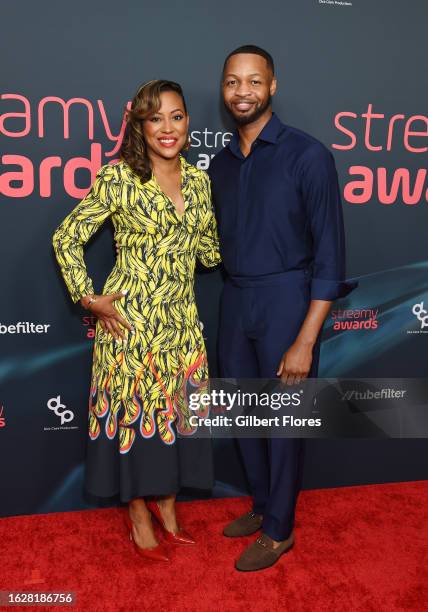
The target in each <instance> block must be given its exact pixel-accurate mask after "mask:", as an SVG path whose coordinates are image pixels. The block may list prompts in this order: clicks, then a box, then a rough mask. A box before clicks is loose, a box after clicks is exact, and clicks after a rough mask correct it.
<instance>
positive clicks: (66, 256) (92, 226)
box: [52, 164, 118, 303]
mask: <svg viewBox="0 0 428 612" xmlns="http://www.w3.org/2000/svg"><path fill="white" fill-rule="evenodd" d="M115 175H116V170H115V169H114V168H113V166H111V165H109V164H105V165H104V166H101V168H100V169H99V170H98V172H97V174H96V177H95V180H94V182H93V183H92V186H91V188H90V190H89V191H88V193H87V195H86V196H85V197H84V198H83V200H81V201H80V202H79V203H78V204H77V206H76V207H75V208H74V209H73V210H72V211H71V212H70V214H69V215H68V216H67V217H66V218H65V219H64V220H63V221H62V223H61V224H60V225H59V226H58V227H57V229H56V230H55V232H54V234H53V237H52V244H53V248H54V252H55V256H56V259H57V261H58V264H59V266H60V269H61V273H62V276H63V278H64V281H65V284H66V285H67V289H68V291H69V293H70V295H71V299H72V300H73V302H74V303H76V302H77V301H78V300H79V299H80V298H81V297H82V296H84V295H88V294H90V293H94V288H93V284H92V280H91V279H90V278H89V277H88V273H87V270H86V265H85V261H84V257H83V245H84V244H86V242H88V240H89V238H90V237H91V236H92V235H93V234H95V232H96V231H97V230H98V229H99V228H100V226H101V225H102V224H103V223H104V221H105V220H106V219H107V218H108V217H109V216H110V215H112V214H113V213H114V212H115V211H116V205H117V202H118V193H117V183H116V182H115Z"/></svg>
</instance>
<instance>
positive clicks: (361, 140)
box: [332, 104, 428, 206]
mask: <svg viewBox="0 0 428 612" xmlns="http://www.w3.org/2000/svg"><path fill="white" fill-rule="evenodd" d="M385 121H386V122H387V123H386V124H385ZM421 124H422V125H421ZM334 125H335V127H336V129H337V130H338V132H340V133H341V134H342V135H344V136H345V137H346V139H345V141H344V142H339V143H333V144H332V147H333V149H337V150H339V151H350V150H352V149H356V148H357V147H358V149H362V150H363V151H364V150H368V151H370V153H371V157H370V158H369V159H375V157H373V154H374V155H376V154H379V152H381V151H384V152H390V151H392V148H393V147H394V148H395V149H398V148H399V147H400V146H401V148H402V149H404V150H405V151H406V152H408V153H412V154H418V153H426V152H427V151H428V117H427V116H425V115H411V116H410V117H406V116H405V115H403V114H400V113H397V114H395V115H392V117H390V118H389V119H387V118H386V117H385V114H384V113H379V112H374V111H373V104H368V106H367V111H366V112H363V113H361V115H358V114H357V113H354V112H351V111H341V112H339V113H337V114H336V115H335V117H334ZM382 128H383V133H385V134H386V140H385V142H382V139H381V138H380V137H379V133H380V132H381V131H382ZM421 139H422V140H421ZM383 160H384V158H383ZM427 174H428V172H427V170H426V168H419V169H417V170H416V171H414V172H412V173H411V172H410V169H409V168H405V167H399V168H393V169H391V168H386V167H384V165H381V166H379V167H372V166H370V167H369V166H363V165H352V166H350V167H349V168H348V175H349V176H350V177H351V180H350V181H348V182H347V183H346V184H345V186H344V189H343V197H344V200H345V201H346V202H348V203H350V204H367V203H368V202H369V201H370V200H371V199H372V198H373V197H377V200H378V202H379V203H380V204H385V205H390V204H394V203H395V202H398V201H402V202H403V203H404V204H406V205H408V206H413V205H415V204H418V203H419V202H421V201H422V199H425V200H426V201H428V189H425V185H426V179H427Z"/></svg>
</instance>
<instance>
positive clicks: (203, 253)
mask: <svg viewBox="0 0 428 612" xmlns="http://www.w3.org/2000/svg"><path fill="white" fill-rule="evenodd" d="M206 184H207V194H208V206H207V212H206V215H205V218H204V219H203V221H202V228H201V234H200V238H199V244H198V249H197V252H196V255H197V257H198V259H199V261H200V262H201V263H202V264H203V265H204V266H206V267H207V268H212V267H214V266H216V265H217V264H219V263H220V262H221V256H220V243H219V238H218V231H217V221H216V218H215V213H214V207H213V203H212V196H211V183H210V179H209V177H208V175H206Z"/></svg>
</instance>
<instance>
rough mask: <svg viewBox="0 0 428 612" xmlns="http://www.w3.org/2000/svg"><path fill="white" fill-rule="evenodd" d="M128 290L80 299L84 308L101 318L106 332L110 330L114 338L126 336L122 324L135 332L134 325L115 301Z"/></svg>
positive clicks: (100, 320)
mask: <svg viewBox="0 0 428 612" xmlns="http://www.w3.org/2000/svg"><path fill="white" fill-rule="evenodd" d="M124 295H126V292H123V291H119V292H118V293H110V294H107V295H85V296H83V297H82V298H81V299H80V303H81V304H82V306H83V307H84V308H86V309H87V310H90V311H91V312H92V313H93V314H94V315H95V316H96V317H97V318H98V320H99V322H100V325H101V327H102V328H103V330H104V331H105V332H109V333H110V334H111V335H112V336H113V338H115V339H116V340H118V339H119V338H125V334H124V332H123V330H122V328H121V325H122V326H123V327H125V328H126V329H128V330H129V331H131V332H133V331H134V330H133V327H132V325H131V324H130V323H128V321H127V320H126V319H124V318H123V317H122V316H121V315H120V314H119V313H118V312H117V310H116V308H115V307H114V304H113V302H115V301H116V300H120V299H121V298H123V296H124Z"/></svg>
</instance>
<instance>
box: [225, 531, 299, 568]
mask: <svg viewBox="0 0 428 612" xmlns="http://www.w3.org/2000/svg"><path fill="white" fill-rule="evenodd" d="M293 546H294V531H292V532H291V535H290V537H289V538H288V539H287V540H284V542H281V544H280V545H279V546H277V548H274V547H273V540H272V538H270V537H269V536H268V535H266V534H265V533H262V535H261V536H260V537H258V538H257V540H256V541H255V542H253V543H252V544H250V546H248V547H247V548H246V549H245V550H244V552H243V553H242V555H241V556H240V557H239V559H237V560H236V562H235V567H236V569H237V570H239V571H240V572H256V571H257V570H262V569H265V568H266V567H270V566H271V565H273V564H274V563H276V562H277V561H278V559H279V558H280V557H281V555H283V554H284V553H286V552H287V551H288V550H290V549H291V548H293Z"/></svg>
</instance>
